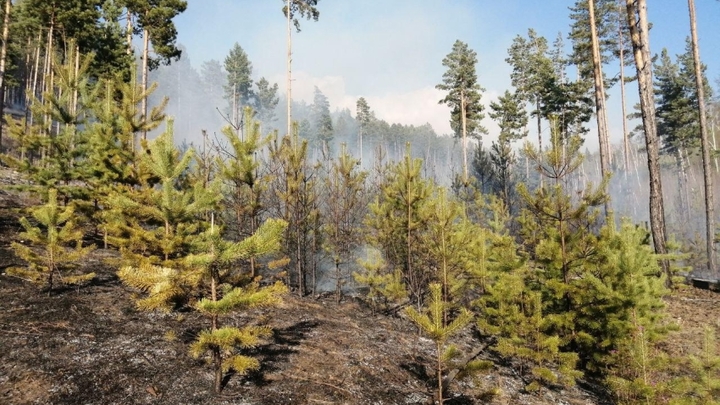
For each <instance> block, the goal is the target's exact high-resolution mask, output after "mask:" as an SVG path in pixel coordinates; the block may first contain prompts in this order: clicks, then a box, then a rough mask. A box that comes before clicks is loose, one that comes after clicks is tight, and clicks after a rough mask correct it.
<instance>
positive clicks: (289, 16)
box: [286, 0, 293, 136]
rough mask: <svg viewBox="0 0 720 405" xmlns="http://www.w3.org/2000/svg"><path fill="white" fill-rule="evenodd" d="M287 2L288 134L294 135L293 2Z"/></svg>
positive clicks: (290, 0) (289, 0)
mask: <svg viewBox="0 0 720 405" xmlns="http://www.w3.org/2000/svg"><path fill="white" fill-rule="evenodd" d="M286 1H287V134H288V136H290V135H291V134H292V25H291V24H290V22H291V20H292V7H291V6H292V1H293V0H286Z"/></svg>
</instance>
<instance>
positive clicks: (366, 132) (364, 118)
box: [355, 97, 375, 164]
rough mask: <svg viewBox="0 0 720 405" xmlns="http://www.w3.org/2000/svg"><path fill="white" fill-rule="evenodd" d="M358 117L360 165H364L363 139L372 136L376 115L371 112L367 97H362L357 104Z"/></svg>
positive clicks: (356, 118) (356, 116) (356, 117)
mask: <svg viewBox="0 0 720 405" xmlns="http://www.w3.org/2000/svg"><path fill="white" fill-rule="evenodd" d="M355 107H356V115H355V120H356V121H357V123H358V132H359V133H358V150H360V163H361V164H362V158H363V138H367V137H368V136H370V135H371V134H370V131H371V125H372V122H373V121H374V120H375V114H374V113H373V112H372V110H370V105H369V104H368V102H367V100H365V97H360V98H359V99H358V100H357V103H356V104H355Z"/></svg>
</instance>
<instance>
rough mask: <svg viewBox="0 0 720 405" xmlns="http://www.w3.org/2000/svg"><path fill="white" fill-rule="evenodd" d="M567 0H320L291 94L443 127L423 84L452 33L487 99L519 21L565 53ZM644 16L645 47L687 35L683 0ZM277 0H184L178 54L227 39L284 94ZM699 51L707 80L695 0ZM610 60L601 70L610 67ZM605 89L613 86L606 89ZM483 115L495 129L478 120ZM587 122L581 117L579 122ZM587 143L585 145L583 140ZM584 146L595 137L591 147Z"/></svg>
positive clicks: (213, 55)
mask: <svg viewBox="0 0 720 405" xmlns="http://www.w3.org/2000/svg"><path fill="white" fill-rule="evenodd" d="M573 3H574V1H560V0H543V1H534V0H503V1H497V0H494V1H490V0H356V1H352V0H320V1H319V3H318V9H319V10H320V18H319V20H318V21H317V22H315V21H302V22H301V29H302V31H301V32H300V33H296V32H295V31H293V79H294V80H293V90H292V91H293V98H294V99H296V100H297V99H302V100H305V101H306V102H308V103H312V98H313V90H314V86H317V87H318V88H319V89H320V90H321V91H322V92H323V93H324V94H325V95H326V96H327V97H328V99H329V101H330V104H331V108H332V109H333V110H334V109H343V108H349V109H350V110H351V111H352V113H353V115H354V114H355V103H356V101H357V99H358V98H359V97H365V99H366V100H367V101H368V103H369V105H370V107H371V109H372V110H373V111H375V113H376V116H377V117H378V118H381V119H384V120H386V121H388V122H390V123H395V122H397V123H401V124H413V125H422V124H425V123H430V124H431V125H432V127H433V128H434V129H435V131H436V132H437V133H438V134H449V133H450V132H451V130H450V124H449V117H450V110H449V108H448V107H447V106H445V105H439V104H438V100H440V99H441V98H443V97H444V94H443V93H442V92H441V91H439V90H437V89H435V86H436V85H437V84H438V83H440V82H441V80H442V75H443V73H444V72H445V67H443V66H442V59H443V58H444V57H445V56H446V55H447V54H448V53H449V52H450V50H451V48H452V45H453V43H454V42H455V41H456V40H458V39H459V40H461V41H463V42H466V43H467V44H468V45H469V46H470V48H471V49H473V50H474V51H475V52H477V55H478V64H477V74H478V81H479V83H480V84H481V86H482V87H484V88H485V92H484V95H483V98H482V102H483V103H484V104H485V105H486V106H487V105H488V104H489V103H490V101H492V100H495V99H496V98H497V96H498V95H500V94H502V93H503V92H504V91H505V90H506V89H512V88H511V85H510V72H511V68H510V66H509V65H508V64H507V63H506V62H505V58H506V57H507V49H508V48H509V46H510V44H511V42H512V40H513V38H515V37H516V36H517V35H522V36H525V35H526V34H527V30H528V29H529V28H533V29H535V30H536V31H537V32H538V34H540V35H542V36H545V37H546V38H548V42H549V43H552V42H553V40H554V39H555V38H556V37H557V36H558V34H561V35H562V36H563V38H564V39H565V44H566V47H567V49H568V52H569V50H570V41H569V40H568V39H567V33H568V31H569V27H570V19H569V10H568V7H570V6H572V5H573ZM648 3H649V4H648V15H649V20H650V21H651V23H652V24H653V28H652V30H651V36H650V46H651V51H652V52H653V53H659V52H660V50H661V49H662V48H664V47H666V48H668V50H669V52H670V54H671V55H675V54H678V53H682V52H683V51H684V47H685V37H686V36H688V35H689V15H688V11H687V2H685V1H682V0H651V1H648ZM283 4H284V1H283V0H188V8H187V10H186V11H185V12H184V13H183V14H181V15H180V16H178V17H176V20H175V22H176V25H177V29H178V33H179V34H178V43H179V44H182V45H183V46H184V47H185V48H186V52H185V55H184V57H187V58H189V60H190V63H191V64H192V65H193V66H194V67H195V68H196V69H198V70H199V68H200V66H201V64H202V62H204V61H207V60H210V59H216V60H219V61H222V60H223V59H224V58H225V56H226V55H227V54H228V52H229V50H230V49H231V47H232V46H233V44H234V43H236V42H237V43H238V44H240V46H242V48H243V49H244V50H245V52H246V53H247V54H248V57H249V59H250V60H251V61H252V63H253V77H254V78H255V80H257V79H259V78H260V77H266V78H267V79H268V80H270V81H271V82H276V83H278V85H279V86H280V91H281V92H283V93H285V87H286V86H285V83H286V76H285V69H286V55H287V45H286V20H285V18H284V16H283V14H282V11H281V9H282V6H283ZM696 8H697V15H698V33H699V38H700V53H701V58H702V59H703V61H704V63H705V64H707V65H708V71H707V74H708V78H709V79H710V81H711V83H713V84H715V81H716V79H718V77H719V75H720V54H719V53H718V51H717V49H718V47H717V46H716V44H715V41H717V40H718V39H720V24H717V22H716V21H717V20H718V18H720V2H718V1H716V0H696ZM616 71H617V68H616V67H612V68H609V69H608V74H610V75H613V74H615V72H616ZM616 87H617V86H616ZM626 91H627V93H628V94H629V95H630V100H629V102H628V104H629V105H630V106H632V104H634V101H633V100H637V96H636V94H637V85H636V84H635V83H630V84H628V85H627V87H626ZM609 97H610V105H609V120H610V130H611V142H613V143H616V142H619V140H620V139H622V130H621V128H622V127H621V125H622V124H621V116H622V114H621V113H620V103H619V98H620V97H619V90H618V89H617V88H615V89H613V90H611V91H610V93H609ZM483 124H484V125H485V126H486V127H487V128H488V130H489V131H490V134H489V135H488V138H487V139H488V140H492V139H494V138H495V137H496V136H497V132H498V128H497V126H496V125H494V124H493V123H492V122H491V120H490V119H489V118H485V120H484V121H483ZM593 125H594V120H593V121H591V123H590V124H589V127H592V126H593ZM586 145H588V147H589V148H590V149H593V143H592V142H590V143H586ZM595 147H596V146H595Z"/></svg>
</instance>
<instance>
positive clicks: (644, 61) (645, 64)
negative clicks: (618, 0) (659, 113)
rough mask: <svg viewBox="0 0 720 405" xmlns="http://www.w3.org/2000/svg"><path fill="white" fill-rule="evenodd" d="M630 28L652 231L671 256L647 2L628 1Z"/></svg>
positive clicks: (666, 264) (658, 248)
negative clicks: (664, 199) (664, 202)
mask: <svg viewBox="0 0 720 405" xmlns="http://www.w3.org/2000/svg"><path fill="white" fill-rule="evenodd" d="M625 5H626V9H627V18H628V25H629V26H630V36H631V39H632V45H633V54H634V56H635V67H636V69H637V79H638V92H639V94H640V109H641V112H642V121H643V128H644V130H645V146H646V148H647V156H648V174H649V176H650V228H651V230H652V236H653V244H654V246H655V252H656V253H658V254H665V253H667V247H666V243H667V238H666V228H665V207H664V206H663V195H662V180H661V179H660V162H659V152H658V137H657V127H656V123H655V100H654V94H653V81H652V60H651V59H650V37H649V32H648V30H649V27H648V20H647V4H646V1H645V0H625ZM660 263H661V267H662V271H663V272H664V273H665V275H666V276H667V279H666V284H667V285H668V286H671V285H672V277H671V276H672V275H671V273H670V263H669V262H668V261H667V260H661V262H660Z"/></svg>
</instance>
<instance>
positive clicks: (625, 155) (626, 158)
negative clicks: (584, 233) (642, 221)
mask: <svg viewBox="0 0 720 405" xmlns="http://www.w3.org/2000/svg"><path fill="white" fill-rule="evenodd" d="M618 5H619V6H621V3H619V4H618ZM618 13H619V16H622V8H620V9H619V10H618ZM622 28H623V27H622V23H621V22H619V20H618V50H619V51H620V107H621V108H622V129H623V160H624V168H625V180H626V181H627V178H628V175H629V174H628V173H629V172H630V156H629V149H630V137H629V134H628V130H627V111H626V108H625V43H624V38H623V29H622Z"/></svg>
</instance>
